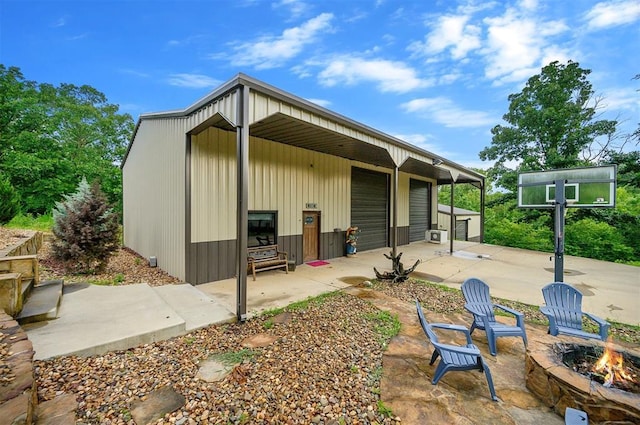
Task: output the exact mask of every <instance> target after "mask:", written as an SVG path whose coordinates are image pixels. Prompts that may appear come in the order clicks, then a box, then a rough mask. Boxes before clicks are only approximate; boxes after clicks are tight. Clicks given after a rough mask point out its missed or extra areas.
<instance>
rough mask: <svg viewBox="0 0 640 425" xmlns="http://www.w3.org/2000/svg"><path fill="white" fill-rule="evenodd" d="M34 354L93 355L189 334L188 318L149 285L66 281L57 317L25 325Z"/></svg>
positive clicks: (38, 358)
mask: <svg viewBox="0 0 640 425" xmlns="http://www.w3.org/2000/svg"><path fill="white" fill-rule="evenodd" d="M23 328H24V330H25V332H27V335H28V337H29V340H30V341H31V342H32V343H33V348H34V350H35V352H36V354H35V357H34V358H35V359H36V360H40V359H47V358H50V357H56V356H61V355H66V354H77V355H82V356H90V355H94V354H102V353H105V352H107V351H111V350H123V349H126V348H129V347H133V346H136V345H140V344H146V343H150V342H154V341H160V340H163V339H168V338H171V337H174V336H176V335H181V334H183V333H185V321H184V319H183V318H182V317H180V316H179V315H178V314H177V313H176V312H175V311H174V310H173V309H172V308H170V307H169V306H168V305H167V303H166V302H165V301H164V300H163V299H162V298H161V297H160V296H159V295H158V294H157V293H156V292H155V291H154V290H153V289H152V288H151V287H150V286H149V285H147V284H136V285H127V286H117V287H114V286H109V287H106V286H97V285H89V284H82V283H74V284H67V285H65V288H64V291H63V298H62V303H61V305H60V310H59V314H58V318H57V319H55V320H49V321H45V322H38V323H30V324H27V325H25V326H24V327H23Z"/></svg>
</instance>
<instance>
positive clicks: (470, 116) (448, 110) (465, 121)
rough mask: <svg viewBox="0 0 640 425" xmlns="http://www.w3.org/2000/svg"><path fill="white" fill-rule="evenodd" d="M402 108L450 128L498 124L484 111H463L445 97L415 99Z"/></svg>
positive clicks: (404, 104)
mask: <svg viewBox="0 0 640 425" xmlns="http://www.w3.org/2000/svg"><path fill="white" fill-rule="evenodd" d="M400 107H401V108H402V109H403V110H404V111H405V112H409V113H415V114H418V115H420V116H421V117H424V118H427V119H430V120H432V121H434V122H437V123H438V124H442V125H444V126H445V127H450V128H461V127H465V128H474V127H488V126H493V125H494V124H495V123H496V122H497V120H496V118H495V117H493V116H491V115H490V114H488V113H486V112H484V111H472V110H465V109H462V108H460V107H458V106H456V105H455V104H454V103H453V102H452V101H451V100H450V99H447V98H445V97H432V98H419V99H413V100H411V101H409V102H406V103H403V104H402V105H400Z"/></svg>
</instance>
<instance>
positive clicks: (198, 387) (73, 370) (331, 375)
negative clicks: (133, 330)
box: [36, 293, 395, 424]
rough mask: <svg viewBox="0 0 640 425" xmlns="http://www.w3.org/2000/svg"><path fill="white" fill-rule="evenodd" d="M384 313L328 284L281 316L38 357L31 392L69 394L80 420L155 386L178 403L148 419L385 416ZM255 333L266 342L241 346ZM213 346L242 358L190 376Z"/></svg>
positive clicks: (98, 418)
mask: <svg viewBox="0 0 640 425" xmlns="http://www.w3.org/2000/svg"><path fill="white" fill-rule="evenodd" d="M387 322H388V321H385V320H382V321H381V320H380V312H379V311H378V310H377V309H376V308H375V307H373V306H372V305H371V304H370V303H369V302H367V301H364V300H361V299H358V298H356V297H353V296H349V295H345V294H342V293H336V294H335V295H332V296H328V297H323V298H321V299H319V300H318V301H314V302H310V303H308V304H307V305H303V306H302V307H299V308H296V309H293V311H291V312H290V317H289V320H288V321H286V323H281V324H278V323H275V322H274V321H273V318H271V317H268V315H265V316H262V317H260V318H256V319H252V320H249V321H247V322H246V323H244V324H230V325H226V326H211V327H208V328H206V329H202V330H199V331H197V332H193V333H190V334H188V335H185V336H183V337H179V338H173V339H170V340H167V341H162V342H158V343H155V344H148V345H144V346H141V347H137V348H133V349H130V350H126V351H117V352H110V353H108V354H105V355H103V356H94V357H90V358H88V359H84V358H78V357H75V356H65V357H60V358H56V359H54V360H48V361H38V362H36V375H37V379H38V395H39V398H40V400H48V399H51V398H54V397H55V396H56V395H58V394H62V393H69V392H72V393H75V394H76V395H77V400H78V402H79V410H78V420H79V421H80V422H82V423H90V424H124V423H129V424H130V423H133V422H132V418H131V413H130V410H129V409H130V406H131V404H132V403H133V402H134V401H136V400H138V399H140V398H144V397H145V396H146V395H147V394H149V392H151V391H152V390H154V389H158V388H161V387H164V386H171V387H173V388H174V389H175V390H176V391H178V392H180V393H181V394H183V395H184V396H185V398H186V404H185V405H184V407H183V408H182V409H179V410H178V411H177V412H174V413H172V414H168V415H166V416H165V417H164V418H163V419H161V420H159V421H158V422H157V423H178V424H187V423H188V424H195V423H198V424H207V423H210V424H244V423H251V424H311V423H317V424H375V423H379V424H389V423H395V420H394V419H393V418H390V417H388V416H386V415H385V413H386V411H385V410H384V409H381V408H379V406H378V402H379V400H380V397H379V390H378V385H379V380H380V376H381V372H382V352H383V349H384V346H385V343H386V340H388V337H385V335H387V334H386V333H385V332H380V329H379V326H381V324H384V323H387ZM261 333H266V334H268V335H272V336H274V337H276V340H275V342H273V343H272V344H271V345H269V346H267V347H264V348H254V349H246V348H244V347H243V345H242V342H243V341H244V340H245V339H246V338H248V337H251V336H254V335H256V334H261ZM385 338H386V339H385ZM216 354H227V355H230V356H232V357H233V356H235V357H238V358H244V361H243V362H242V363H241V364H240V365H238V366H237V367H236V368H235V369H234V371H233V372H232V373H231V374H230V375H228V376H227V378H225V379H224V380H223V381H221V382H214V383H208V382H204V381H202V380H200V379H198V377H197V373H198V365H199V363H200V362H201V361H203V360H205V359H208V358H210V357H212V356H214V355H216Z"/></svg>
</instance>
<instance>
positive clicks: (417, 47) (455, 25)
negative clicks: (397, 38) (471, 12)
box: [409, 15, 481, 59]
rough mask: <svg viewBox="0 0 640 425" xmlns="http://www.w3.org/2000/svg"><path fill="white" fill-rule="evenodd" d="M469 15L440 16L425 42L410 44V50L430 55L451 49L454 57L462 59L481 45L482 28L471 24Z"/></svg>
mask: <svg viewBox="0 0 640 425" xmlns="http://www.w3.org/2000/svg"><path fill="white" fill-rule="evenodd" d="M469 18H470V17H469V16H467V15H447V16H441V17H440V18H438V21H437V23H436V24H435V25H434V26H433V28H434V29H433V30H432V31H431V32H430V33H429V34H428V35H427V36H426V37H425V38H426V39H425V41H424V43H423V42H415V43H412V44H411V45H409V50H410V51H412V52H414V53H415V54H417V55H421V56H422V55H424V56H429V55H432V54H438V53H441V52H443V51H445V50H447V49H449V51H450V53H451V57H452V58H453V59H462V58H464V57H466V56H467V53H469V52H470V51H471V50H474V49H477V48H479V47H480V46H481V41H480V35H481V29H480V27H478V26H476V25H470V24H469V23H468V22H469Z"/></svg>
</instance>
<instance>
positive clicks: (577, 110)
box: [480, 61, 617, 191]
mask: <svg viewBox="0 0 640 425" xmlns="http://www.w3.org/2000/svg"><path fill="white" fill-rule="evenodd" d="M590 73H591V71H590V70H585V69H582V68H580V66H579V64H578V63H577V62H572V61H569V62H568V63H567V64H566V65H564V64H561V63H559V62H557V61H556V62H552V63H550V64H549V65H547V66H545V67H544V68H542V72H541V73H540V74H539V75H535V76H533V77H531V78H530V79H529V80H528V82H527V84H526V85H525V87H524V89H523V90H522V91H521V92H520V93H516V94H511V95H509V102H510V105H509V111H508V112H507V113H506V114H505V115H504V116H503V119H504V120H505V121H506V122H507V123H508V124H509V125H507V126H503V125H496V126H495V127H494V128H493V129H492V130H491V133H492V134H493V138H492V141H491V146H489V147H486V148H485V149H483V150H482V151H481V152H480V158H481V159H482V160H490V161H495V164H494V166H493V167H491V168H490V169H489V175H490V176H492V177H494V178H495V179H496V183H497V185H498V186H500V187H503V188H505V189H507V190H511V191H515V188H516V183H517V181H516V179H517V173H518V172H522V171H530V170H550V169H562V168H570V167H575V166H581V165H586V164H589V163H591V161H595V160H598V159H599V158H600V157H601V156H602V155H603V154H604V153H605V152H606V149H607V147H608V146H609V144H610V142H611V140H612V138H613V136H614V133H615V131H616V125H617V122H616V121H609V120H596V112H597V108H598V105H597V103H598V102H597V100H596V99H594V92H593V88H592V86H591V83H590V82H589V81H588V80H587V76H588V75H589V74H590ZM602 140H604V142H603V141H602ZM510 163H517V164H518V165H517V166H516V168H515V169H511V168H509V164H510Z"/></svg>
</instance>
